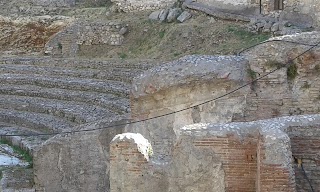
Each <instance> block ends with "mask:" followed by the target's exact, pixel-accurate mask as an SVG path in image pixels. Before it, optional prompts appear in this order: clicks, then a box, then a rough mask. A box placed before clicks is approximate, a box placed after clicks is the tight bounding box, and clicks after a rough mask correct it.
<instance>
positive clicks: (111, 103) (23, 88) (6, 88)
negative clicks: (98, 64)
mask: <svg viewBox="0 0 320 192" xmlns="http://www.w3.org/2000/svg"><path fill="white" fill-rule="evenodd" d="M0 94H2V95H10V96H14V95H16V96H26V97H38V98H47V99H55V100H61V101H74V102H82V103H86V104H90V105H97V106H100V107H102V108H105V109H109V110H110V111H113V112H114V113H116V114H124V113H127V112H129V110H130V108H129V100H128V98H124V97H118V96H117V95H113V94H107V93H99V92H89V91H77V90H67V89H60V88H43V87H40V86H36V85H13V84H4V83H1V84H0Z"/></svg>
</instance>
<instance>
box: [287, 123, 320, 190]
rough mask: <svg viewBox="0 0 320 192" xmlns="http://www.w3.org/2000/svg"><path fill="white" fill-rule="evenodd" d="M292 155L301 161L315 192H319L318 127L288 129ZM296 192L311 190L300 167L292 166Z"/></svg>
mask: <svg viewBox="0 0 320 192" xmlns="http://www.w3.org/2000/svg"><path fill="white" fill-rule="evenodd" d="M287 132H288V135H289V137H290V139H291V148H292V155H293V156H294V157H295V158H296V159H302V163H303V167H304V169H305V171H306V174H307V176H308V178H309V180H310V182H311V185H312V186H313V189H314V190H315V191H316V192H319V191H320V126H309V127H303V126H293V127H289V128H288V130H287ZM294 169H295V174H296V183H297V191H310V190H311V188H310V186H309V183H308V181H307V179H306V177H305V176H304V174H303V171H302V169H301V167H298V166H297V164H295V165H294Z"/></svg>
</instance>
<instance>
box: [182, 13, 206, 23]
mask: <svg viewBox="0 0 320 192" xmlns="http://www.w3.org/2000/svg"><path fill="white" fill-rule="evenodd" d="M191 16H192V15H191V13H189V12H188V11H184V12H182V13H181V15H180V16H179V17H178V18H177V20H178V21H179V22H181V23H183V22H185V21H186V20H188V19H190V18H191ZM210 21H211V20H210Z"/></svg>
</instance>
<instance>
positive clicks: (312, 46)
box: [0, 41, 320, 137]
mask: <svg viewBox="0 0 320 192" xmlns="http://www.w3.org/2000/svg"><path fill="white" fill-rule="evenodd" d="M268 42H272V41H265V42H262V43H259V44H257V45H260V44H264V43H268ZM297 44H300V43H297ZM257 45H256V46H257ZM319 45H320V42H318V43H316V44H314V45H309V46H311V47H310V48H308V49H307V50H306V51H304V52H302V53H300V54H299V55H298V56H296V57H294V58H293V59H290V60H289V61H288V62H287V64H286V65H285V67H289V66H290V65H292V64H293V61H294V60H295V59H297V58H299V57H301V56H302V55H304V54H306V53H307V52H309V51H310V50H312V49H313V48H315V47H317V46H319ZM242 52H243V51H242ZM279 69H280V68H276V69H274V70H271V71H270V72H268V73H266V74H264V75H262V76H260V77H258V78H256V79H254V80H252V81H250V82H248V83H246V84H244V85H242V86H240V87H238V88H236V89H234V90H232V91H230V92H228V93H225V94H223V95H221V96H219V97H216V98H213V99H210V100H208V101H205V102H202V103H200V104H197V105H193V106H191V107H187V108H184V109H180V110H177V111H173V112H170V113H166V114H163V115H158V116H154V117H151V118H147V119H142V120H138V121H132V122H129V123H120V124H116V125H110V126H107V127H101V128H95V129H84V130H74V131H63V132H53V133H39V134H7V135H2V134H0V137H14V136H24V137H29V136H46V135H59V134H72V133H79V132H91V131H97V130H102V129H109V128H114V127H117V126H125V125H131V124H136V123H141V122H145V121H149V120H153V119H157V118H161V117H165V116H169V115H172V114H175V113H179V112H182V111H186V110H189V109H192V108H194V107H197V106H201V105H204V104H207V103H210V102H212V101H215V100H218V99H221V98H223V97H226V96H228V95H230V94H232V93H234V92H236V91H238V90H240V89H242V88H244V87H246V86H249V85H251V84H252V83H254V82H256V81H258V80H260V79H262V78H264V77H266V76H268V75H270V74H272V73H274V72H276V71H278V70H279Z"/></svg>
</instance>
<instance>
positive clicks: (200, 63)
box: [129, 55, 249, 159]
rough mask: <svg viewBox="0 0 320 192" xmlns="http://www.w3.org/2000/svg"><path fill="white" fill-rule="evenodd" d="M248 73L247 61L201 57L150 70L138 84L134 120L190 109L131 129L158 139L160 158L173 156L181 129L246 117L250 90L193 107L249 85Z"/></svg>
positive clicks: (135, 84)
mask: <svg viewBox="0 0 320 192" xmlns="http://www.w3.org/2000/svg"><path fill="white" fill-rule="evenodd" d="M246 70H247V61H246V60H244V58H243V57H237V56H196V55H195V56H186V57H184V58H181V59H179V60H177V61H174V62H171V63H167V64H165V65H162V66H159V67H156V68H154V69H151V70H149V71H147V72H146V73H145V74H144V75H141V76H139V77H137V78H136V79H135V80H134V81H133V90H132V93H131V113H132V118H133V120H142V119H146V118H152V117H155V116H158V115H163V114H167V113H171V112H173V111H178V110H181V109H184V108H190V109H189V110H185V111H181V112H179V113H177V114H173V115H169V116H165V117H161V118H158V119H155V120H151V121H148V122H142V123H138V124H136V125H133V127H131V128H130V129H129V131H130V132H131V131H133V132H137V133H141V134H142V135H144V136H145V137H146V138H147V139H148V140H150V141H152V145H153V148H154V149H155V154H154V156H157V157H158V158H159V159H166V158H168V157H170V156H171V154H170V153H171V152H170V151H171V148H172V146H173V143H174V140H175V131H176V130H177V129H179V128H180V127H182V126H184V125H187V124H193V123H199V122H216V123H218V122H219V123H225V122H230V121H233V120H234V119H237V118H238V116H243V114H242V112H243V111H244V106H245V103H246V94H247V93H248V91H249V89H248V88H244V89H242V90H240V91H239V92H236V93H234V94H233V95H228V96H226V97H225V98H223V99H220V100H217V101H215V102H211V103H207V104H205V105H202V106H199V107H192V105H196V104H198V103H200V102H203V101H206V100H209V99H212V98H214V97H218V96H221V95H223V94H224V93H227V92H228V91H230V90H232V89H234V88H236V87H238V86H240V85H242V84H244V83H245V82H246V81H247V80H248V78H247V75H246Z"/></svg>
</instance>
